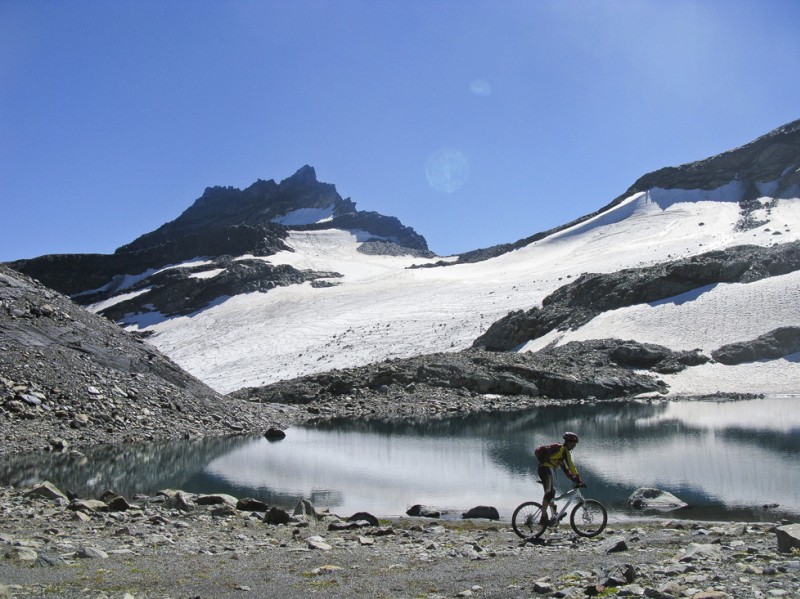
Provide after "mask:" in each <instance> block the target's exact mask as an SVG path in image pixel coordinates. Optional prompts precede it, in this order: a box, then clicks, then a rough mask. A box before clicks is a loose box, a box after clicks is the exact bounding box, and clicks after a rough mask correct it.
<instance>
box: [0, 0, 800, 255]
mask: <svg viewBox="0 0 800 599" xmlns="http://www.w3.org/2000/svg"><path fill="white" fill-rule="evenodd" d="M798 32H800V2H797V1H796V0H752V1H751V0H703V1H682V0H671V1H669V2H666V1H652V2H650V1H636V0H624V1H614V0H602V1H600V0H598V1H592V0H581V1H577V0H576V1H570V0H554V1H547V0H536V1H533V0H531V1H527V2H519V1H511V0H486V1H477V0H452V1H448V0H419V1H413V0H403V1H400V0H397V1H395V0H378V1H376V0H364V1H360V0H327V1H322V0H291V1H290V0H280V1H277V0H275V1H261V2H258V1H244V0H241V1H237V0H228V1H222V0H220V1H213V2H211V1H203V0H186V1H177V0H153V1H148V0H137V1H126V0H117V1H103V0H95V1H92V2H88V1H80V0H72V1H67V2H57V1H55V0H51V1H45V0H0V194H2V195H1V196H0V198H1V199H2V234H1V235H0V261H2V260H13V259H17V258H27V257H33V256H38V255H42V254H49V253H73V252H79V253H88V252H100V253H110V252H112V251H113V250H114V249H115V248H117V247H119V246H120V245H123V244H125V243H127V242H129V241H131V240H133V239H134V238H135V237H137V236H139V235H141V234H143V233H146V232H148V231H151V230H153V229H155V228H157V227H158V226H160V225H161V224H163V223H165V222H167V221H169V220H172V219H174V218H176V217H177V216H178V215H179V214H180V213H181V212H182V211H183V210H185V209H186V208H188V207H189V206H190V205H191V204H192V202H193V201H194V200H195V199H196V198H198V197H199V196H200V195H202V193H203V190H204V189H205V188H206V187H208V186H214V185H232V186H235V187H240V188H243V187H246V186H248V185H250V184H251V183H253V182H254V181H255V180H257V179H259V178H260V179H275V180H277V181H280V180H281V179H284V178H286V177H288V176H290V175H291V174H292V173H294V172H295V171H296V170H297V169H298V168H299V167H301V166H302V165H304V164H310V165H312V166H314V167H315V168H316V170H317V176H318V178H319V179H320V180H321V181H325V182H328V183H333V184H335V185H336V188H337V190H338V191H339V193H340V194H341V195H342V196H343V197H350V198H351V199H352V200H353V201H355V202H356V203H357V204H358V207H359V209H361V210H375V211H378V212H381V213H383V214H387V215H391V216H396V217H398V218H400V220H401V221H403V223H404V224H406V225H409V226H412V227H414V228H415V229H416V230H417V231H418V232H419V233H421V234H422V235H424V236H425V237H426V239H427V240H428V244H429V246H430V247H431V249H433V250H434V251H436V252H438V253H440V254H450V253H457V252H463V251H467V250H471V249H476V248H479V247H486V246H490V245H493V244H497V243H503V242H512V241H515V240H517V239H519V238H522V237H526V236H528V235H531V234H533V233H536V232H538V231H541V230H545V229H548V228H550V227H553V226H556V225H559V224H563V223H565V222H568V221H569V220H572V219H574V218H576V217H578V216H581V215H584V214H587V213H589V212H592V211H594V210H596V209H597V208H599V207H601V206H603V205H605V204H606V203H607V202H609V201H610V200H612V199H613V198H614V197H616V196H617V195H619V194H621V193H622V192H623V191H624V190H625V189H626V188H627V187H628V186H630V185H631V184H632V183H633V182H634V181H635V180H636V179H637V178H638V177H639V176H641V175H643V174H645V173H647V172H649V171H652V170H655V169H658V168H661V167H663V166H670V165H677V164H682V163H685V162H690V161H692V160H697V159H701V158H705V157H707V156H710V155H713V154H717V153H719V152H722V151H724V150H727V149H730V148H733V147H736V146H739V145H742V144H744V143H746V142H748V141H751V140H752V139H754V138H755V137H757V136H759V135H762V134H764V133H767V132H768V131H770V130H771V129H773V128H775V127H778V126H780V125H782V124H785V123H787V122H789V121H792V120H794V119H797V118H800V101H799V100H800V77H798V74H800V35H798ZM448 160H449V162H448ZM437 165H438V166H437Z"/></svg>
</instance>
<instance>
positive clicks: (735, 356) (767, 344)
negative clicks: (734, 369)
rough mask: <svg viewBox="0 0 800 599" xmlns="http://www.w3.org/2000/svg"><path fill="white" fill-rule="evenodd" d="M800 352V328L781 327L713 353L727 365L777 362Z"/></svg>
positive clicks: (714, 356)
mask: <svg viewBox="0 0 800 599" xmlns="http://www.w3.org/2000/svg"><path fill="white" fill-rule="evenodd" d="M797 352H800V327H781V328H779V329H775V330H774V331H770V332H769V333H766V334H765V335H761V336H760V337H757V338H756V339H753V340H752V341H742V342H739V343H730V344H728V345H723V346H722V347H720V348H719V349H717V350H716V351H714V352H712V353H711V357H712V358H714V359H715V360H716V361H717V362H720V363H722V364H726V365H729V366H730V365H733V364H742V363H745V362H756V361H758V360H775V359H777V358H783V357H784V356H788V355H790V354H794V353H797Z"/></svg>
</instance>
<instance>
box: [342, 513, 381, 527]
mask: <svg viewBox="0 0 800 599" xmlns="http://www.w3.org/2000/svg"><path fill="white" fill-rule="evenodd" d="M361 520H363V521H366V522H369V524H370V526H380V522H378V519H377V518H376V517H375V516H373V515H372V514H370V513H369V512H356V513H355V514H353V515H352V516H350V517H349V518H348V519H347V521H348V522H358V521H361Z"/></svg>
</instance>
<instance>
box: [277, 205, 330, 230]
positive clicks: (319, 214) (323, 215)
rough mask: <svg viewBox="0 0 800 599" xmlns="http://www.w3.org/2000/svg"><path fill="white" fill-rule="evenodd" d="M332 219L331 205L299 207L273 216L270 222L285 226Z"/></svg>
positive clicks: (312, 223) (309, 223) (310, 223)
mask: <svg viewBox="0 0 800 599" xmlns="http://www.w3.org/2000/svg"><path fill="white" fill-rule="evenodd" d="M332 219H333V206H332V205H331V206H327V207H325V208H299V209H298V210H293V211H292V212H289V213H287V214H284V215H283V216H279V217H277V218H273V219H272V222H274V223H278V224H279V225H284V226H287V227H292V226H298V225H314V224H317V223H324V222H328V221H330V220H332Z"/></svg>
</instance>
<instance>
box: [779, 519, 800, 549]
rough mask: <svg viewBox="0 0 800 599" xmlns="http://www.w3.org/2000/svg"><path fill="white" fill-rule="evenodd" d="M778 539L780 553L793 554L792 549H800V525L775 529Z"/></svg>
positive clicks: (789, 525) (788, 525)
mask: <svg viewBox="0 0 800 599" xmlns="http://www.w3.org/2000/svg"><path fill="white" fill-rule="evenodd" d="M775 535H776V536H777V537H778V551H779V552H781V553H791V551H792V549H795V548H798V549H800V524H787V525H786V526H779V527H778V528H776V529H775Z"/></svg>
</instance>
